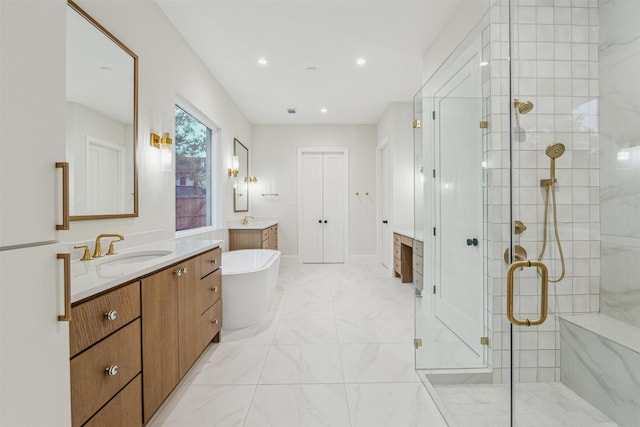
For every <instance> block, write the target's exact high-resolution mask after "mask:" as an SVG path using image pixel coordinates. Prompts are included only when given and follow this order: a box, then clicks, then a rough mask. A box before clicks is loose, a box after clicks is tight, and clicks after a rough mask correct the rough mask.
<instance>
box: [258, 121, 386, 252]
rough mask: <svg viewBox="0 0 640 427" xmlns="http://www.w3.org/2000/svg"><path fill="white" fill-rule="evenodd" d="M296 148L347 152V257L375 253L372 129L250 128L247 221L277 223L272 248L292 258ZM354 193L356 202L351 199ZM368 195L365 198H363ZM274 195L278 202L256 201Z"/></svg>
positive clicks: (295, 241)
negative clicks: (252, 181)
mask: <svg viewBox="0 0 640 427" xmlns="http://www.w3.org/2000/svg"><path fill="white" fill-rule="evenodd" d="M298 147H347V148H348V153H349V154H348V155H349V183H348V186H349V188H348V194H349V255H351V256H362V255H370V256H373V255H375V253H376V237H375V233H376V231H375V220H376V208H375V207H376V163H375V159H376V127H375V126H374V125H352V126H351V125H300V126H290V125H273V126H267V125H264V126H263V125H259V126H254V127H253V145H252V148H251V149H250V151H249V156H250V161H249V173H250V175H252V176H257V178H258V184H257V185H254V186H253V188H252V189H251V193H250V199H249V215H253V216H256V217H265V216H269V217H271V216H276V217H278V218H279V226H278V245H279V249H280V250H281V251H282V252H283V254H284V255H297V254H298V201H297V194H298V180H297V166H296V165H297V149H298ZM356 192H359V193H360V196H356V195H355V193H356ZM367 192H368V193H369V195H368V196H366V195H365V193H367ZM262 193H278V194H279V196H278V197H275V196H266V197H263V196H261V194H262Z"/></svg>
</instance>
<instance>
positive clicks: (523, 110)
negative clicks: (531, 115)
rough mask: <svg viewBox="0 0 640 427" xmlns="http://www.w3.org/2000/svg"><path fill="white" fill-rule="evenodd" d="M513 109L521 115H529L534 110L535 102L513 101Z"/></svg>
mask: <svg viewBox="0 0 640 427" xmlns="http://www.w3.org/2000/svg"><path fill="white" fill-rule="evenodd" d="M513 108H515V109H516V110H518V113H520V114H527V113H528V112H530V111H531V110H533V102H531V101H520V100H519V99H514V100H513Z"/></svg>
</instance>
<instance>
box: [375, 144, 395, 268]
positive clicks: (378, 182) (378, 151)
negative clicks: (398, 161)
mask: <svg viewBox="0 0 640 427" xmlns="http://www.w3.org/2000/svg"><path fill="white" fill-rule="evenodd" d="M385 149H387V150H389V152H388V156H389V157H388V165H387V168H388V171H387V172H388V174H389V177H390V178H391V179H390V180H389V183H388V185H389V186H390V187H389V194H388V196H389V197H390V198H391V197H392V195H393V191H392V187H393V178H392V177H393V173H392V170H393V162H392V161H391V145H390V144H389V137H388V136H385V137H384V138H383V139H382V141H380V143H378V146H377V147H376V194H379V195H380V197H379V198H378V199H377V207H376V224H377V226H376V242H377V245H376V246H377V259H378V263H380V264H382V265H383V266H385V263H384V260H383V258H382V257H383V254H384V251H383V247H382V245H383V243H384V239H383V236H382V211H383V204H384V202H385V200H384V197H385V195H384V194H383V193H382V188H383V186H382V152H383V151H384V150H385ZM387 202H389V203H391V202H392V201H387ZM387 219H388V221H389V226H390V227H391V242H393V209H391V210H390V211H389V215H388V218H387ZM390 255H391V257H390V259H388V260H387V263H389V266H390V267H387V268H388V269H389V270H390V272H391V273H392V274H393V249H392V250H390Z"/></svg>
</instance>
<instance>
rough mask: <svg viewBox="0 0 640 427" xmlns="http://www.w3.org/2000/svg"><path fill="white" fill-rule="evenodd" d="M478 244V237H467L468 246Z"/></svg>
mask: <svg viewBox="0 0 640 427" xmlns="http://www.w3.org/2000/svg"><path fill="white" fill-rule="evenodd" d="M471 245H473V246H478V239H476V238H475V237H474V238H473V239H467V246H471Z"/></svg>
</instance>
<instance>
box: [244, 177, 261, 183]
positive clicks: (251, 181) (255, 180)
mask: <svg viewBox="0 0 640 427" xmlns="http://www.w3.org/2000/svg"><path fill="white" fill-rule="evenodd" d="M244 182H246V183H247V184H256V183H257V182H258V178H257V177H255V176H246V177H245V178H244Z"/></svg>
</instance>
